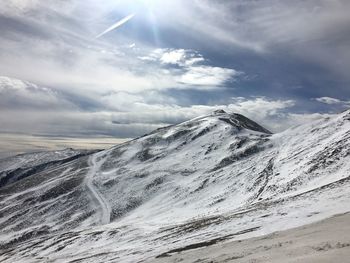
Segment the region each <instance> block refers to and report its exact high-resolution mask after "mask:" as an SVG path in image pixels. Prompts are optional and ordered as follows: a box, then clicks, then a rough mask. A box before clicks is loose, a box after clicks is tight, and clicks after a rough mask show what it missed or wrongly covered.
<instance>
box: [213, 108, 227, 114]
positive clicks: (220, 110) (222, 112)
mask: <svg viewBox="0 0 350 263" xmlns="http://www.w3.org/2000/svg"><path fill="white" fill-rule="evenodd" d="M213 114H227V112H226V111H224V110H222V109H219V110H215V111H213Z"/></svg>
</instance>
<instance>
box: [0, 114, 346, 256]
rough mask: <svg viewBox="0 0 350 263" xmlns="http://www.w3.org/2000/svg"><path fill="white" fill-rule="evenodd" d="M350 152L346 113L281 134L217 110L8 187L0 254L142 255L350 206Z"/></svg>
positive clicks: (2, 197)
mask: <svg viewBox="0 0 350 263" xmlns="http://www.w3.org/2000/svg"><path fill="white" fill-rule="evenodd" d="M48 154H49V153H48ZM349 155H350V112H349V111H347V112H344V113H342V114H340V115H338V116H335V117H334V118H328V119H327V118H324V119H320V120H318V121H316V122H313V123H310V124H306V125H303V126H299V127H296V128H293V129H290V130H287V131H285V132H283V133H279V134H271V132H269V131H268V130H266V129H265V128H263V127H262V126H260V125H259V124H257V123H255V122H253V121H251V120H249V119H247V118H246V117H244V116H242V115H239V114H227V113H226V112H224V111H216V112H214V113H213V114H211V115H209V116H204V117H199V118H196V119H193V120H190V121H187V122H184V123H181V124H179V125H174V126H170V127H166V128H162V129H158V130H156V131H154V132H152V133H151V134H148V135H145V136H143V137H141V138H138V139H135V140H133V141H130V142H127V143H124V144H121V145H117V146H115V147H113V148H111V149H108V150H105V151H100V152H97V153H94V154H89V155H86V156H80V157H79V158H74V159H72V160H68V161H67V162H64V163H61V164H59V165H55V166H53V167H48V168H47V169H39V170H38V171H37V172H34V173H31V174H30V175H29V176H25V177H24V178H21V180H14V181H12V182H10V183H7V184H6V185H3V187H1V188H0V229H1V230H0V231H1V234H0V244H1V245H0V247H1V253H0V260H1V261H2V262H14V261H16V262H20V261H29V262H40V261H41V262H42V261H50V262H62V261H64V262H70V261H71V262H73V261H74V260H76V261H74V262H77V261H79V260H83V261H84V262H140V261H144V260H152V258H154V257H157V256H158V257H163V256H167V255H168V254H171V253H175V252H179V251H182V250H188V249H193V248H197V247H203V246H206V245H210V244H214V243H217V242H220V241H224V240H227V239H232V240H234V239H242V238H248V237H252V236H259V235H262V234H266V233H271V232H273V231H276V230H283V229H287V228H291V227H294V226H299V225H303V224H306V223H310V222H314V221H317V220H320V219H323V218H326V217H329V216H331V215H334V214H336V213H342V212H347V211H350V206H349V201H350V177H349V175H350V163H349ZM16 169H18V167H16Z"/></svg>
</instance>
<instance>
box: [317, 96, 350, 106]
mask: <svg viewBox="0 0 350 263" xmlns="http://www.w3.org/2000/svg"><path fill="white" fill-rule="evenodd" d="M315 100H316V101H318V102H321V103H324V104H328V105H335V104H338V105H339V104H343V105H344V106H350V101H342V100H339V99H336V98H331V97H320V98H315Z"/></svg>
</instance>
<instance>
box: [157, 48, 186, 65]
mask: <svg viewBox="0 0 350 263" xmlns="http://www.w3.org/2000/svg"><path fill="white" fill-rule="evenodd" d="M185 59H186V51H185V50H184V49H175V50H171V51H169V52H164V53H163V54H162V56H161V57H160V61H161V62H162V63H164V64H182V63H181V62H183V60H185Z"/></svg>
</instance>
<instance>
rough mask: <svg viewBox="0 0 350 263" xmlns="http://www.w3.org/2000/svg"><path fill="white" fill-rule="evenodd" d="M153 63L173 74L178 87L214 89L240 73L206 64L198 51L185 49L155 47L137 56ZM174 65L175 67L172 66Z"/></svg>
mask: <svg viewBox="0 0 350 263" xmlns="http://www.w3.org/2000/svg"><path fill="white" fill-rule="evenodd" d="M139 58H140V59H141V60H143V61H148V62H151V63H153V64H156V63H160V64H161V65H162V66H163V68H164V69H166V71H164V73H165V74H167V75H170V76H173V79H174V81H175V82H176V83H177V84H180V85H178V86H177V87H178V88H182V89H183V88H188V87H190V88H193V89H216V88H220V87H222V86H224V85H225V84H226V83H227V82H229V81H233V80H234V78H235V77H237V76H239V75H242V74H243V72H238V71H236V70H234V69H230V68H223V67H214V66H210V65H206V64H207V63H206V62H207V61H206V60H205V58H204V57H203V56H202V55H201V54H200V53H198V52H196V51H193V50H185V49H156V50H154V51H152V52H151V53H150V54H149V55H147V56H143V57H139ZM173 66H176V67H173Z"/></svg>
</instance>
